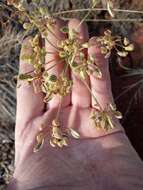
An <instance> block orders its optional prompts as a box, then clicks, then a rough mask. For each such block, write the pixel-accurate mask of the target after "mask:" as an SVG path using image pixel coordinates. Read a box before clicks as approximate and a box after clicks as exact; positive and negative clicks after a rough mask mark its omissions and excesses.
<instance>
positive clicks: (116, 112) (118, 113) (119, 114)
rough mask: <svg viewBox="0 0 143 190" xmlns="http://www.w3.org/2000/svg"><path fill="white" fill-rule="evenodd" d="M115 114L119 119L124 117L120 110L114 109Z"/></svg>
mask: <svg viewBox="0 0 143 190" xmlns="http://www.w3.org/2000/svg"><path fill="white" fill-rule="evenodd" d="M114 116H115V117H116V118H117V119H122V118H123V116H122V113H121V112H119V111H114Z"/></svg>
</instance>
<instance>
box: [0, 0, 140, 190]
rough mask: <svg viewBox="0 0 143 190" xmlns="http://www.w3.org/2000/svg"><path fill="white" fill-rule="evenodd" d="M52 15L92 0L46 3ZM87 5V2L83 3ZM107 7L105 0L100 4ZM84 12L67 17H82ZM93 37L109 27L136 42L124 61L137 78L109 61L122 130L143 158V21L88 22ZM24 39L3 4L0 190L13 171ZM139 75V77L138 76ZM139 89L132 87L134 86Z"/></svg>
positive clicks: (127, 4)
mask: <svg viewBox="0 0 143 190" xmlns="http://www.w3.org/2000/svg"><path fill="white" fill-rule="evenodd" d="M47 2H48V7H49V9H50V10H51V11H52V12H59V11H61V10H71V9H78V8H88V7H90V5H91V2H90V1H89V0H84V1H83V0H58V1H57V0H52V1H51V0H47ZM83 2H84V3H83ZM99 7H106V0H102V1H101V3H99ZM115 7H116V8H121V9H131V10H143V2H142V1H141V0H126V1H123V0H120V1H119V0H116V1H115ZM84 15H85V13H76V14H72V15H66V16H67V17H68V16H71V17H77V18H82V17H83V16H84ZM142 15H143V14H140V15H139V14H125V13H124V14H123V13H120V14H119V13H117V14H116V17H115V18H125V19H129V18H130V19H134V18H137V19H139V18H143V16H142ZM90 17H91V18H97V19H110V18H109V15H108V13H107V12H106V11H99V12H97V13H95V12H94V13H92V14H91V15H90ZM88 26H89V32H90V36H93V35H99V34H100V33H102V31H103V29H105V28H110V29H112V31H113V32H114V33H115V34H121V35H124V36H127V37H128V38H129V39H131V40H132V41H134V43H135V51H134V53H132V54H131V55H129V56H128V57H127V58H126V59H123V60H122V64H123V65H124V66H128V67H130V68H132V70H133V72H136V71H139V72H137V74H136V75H134V76H133V75H131V76H129V77H125V76H124V75H125V74H126V71H125V70H124V69H123V68H121V67H120V66H119V61H118V60H117V58H116V56H114V55H113V56H112V57H111V58H110V70H111V79H112V84H113V85H112V88H113V94H114V97H115V100H116V103H117V107H118V108H119V110H120V111H121V112H122V113H123V115H124V119H123V120H122V124H123V127H124V128H125V130H126V133H127V135H128V137H129V139H130V141H131V143H132V144H133V146H134V148H135V149H136V151H137V152H138V154H139V155H140V157H141V158H142V159H143V117H142V115H143V98H142V92H143V91H142V87H143V82H142V83H141V82H140V80H141V79H142V78H143V71H142V65H143V45H142V44H143V25H142V22H139V21H137V22H112V21H111V22H102V23H100V22H89V23H88ZM22 36H23V29H22V26H21V24H20V23H19V22H18V21H17V16H16V15H15V12H14V10H13V9H12V7H7V5H6V1H5V0H1V1H0V190H4V189H6V185H7V183H8V182H9V178H10V176H11V175H12V172H13V169H14V125H15V105H16V97H15V85H16V84H15V80H14V76H15V75H16V74H17V72H18V64H19V62H18V59H19V52H20V47H21V45H20V44H21V41H22ZM138 73H139V74H138ZM135 83H137V86H135V87H134V88H131V87H132V85H133V84H135Z"/></svg>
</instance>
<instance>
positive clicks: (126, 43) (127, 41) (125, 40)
mask: <svg viewBox="0 0 143 190" xmlns="http://www.w3.org/2000/svg"><path fill="white" fill-rule="evenodd" d="M129 43H130V42H129V40H128V38H126V37H125V38H124V45H125V46H127V45H129Z"/></svg>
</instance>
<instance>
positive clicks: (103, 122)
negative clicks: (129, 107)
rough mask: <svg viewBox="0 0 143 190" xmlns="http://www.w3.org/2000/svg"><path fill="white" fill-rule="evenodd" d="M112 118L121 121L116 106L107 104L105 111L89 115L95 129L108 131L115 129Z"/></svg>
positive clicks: (97, 111) (96, 111)
mask: <svg viewBox="0 0 143 190" xmlns="http://www.w3.org/2000/svg"><path fill="white" fill-rule="evenodd" d="M113 117H115V118H117V119H122V114H121V112H119V111H117V110H116V106H115V105H113V104H109V106H107V108H106V109H105V110H102V111H100V110H94V111H93V112H92V113H91V119H92V121H93V122H94V126H95V127H96V128H97V129H104V130H106V131H109V130H111V129H113V128H114V127H115V125H114V122H113Z"/></svg>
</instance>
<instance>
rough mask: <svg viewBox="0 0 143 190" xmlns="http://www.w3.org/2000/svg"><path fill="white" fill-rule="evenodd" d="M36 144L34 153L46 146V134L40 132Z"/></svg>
mask: <svg viewBox="0 0 143 190" xmlns="http://www.w3.org/2000/svg"><path fill="white" fill-rule="evenodd" d="M36 141H37V142H36V144H35V146H34V149H33V152H38V151H39V150H40V149H41V148H42V147H43V144H44V134H43V133H42V132H40V133H39V134H38V135H37V137H36Z"/></svg>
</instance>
